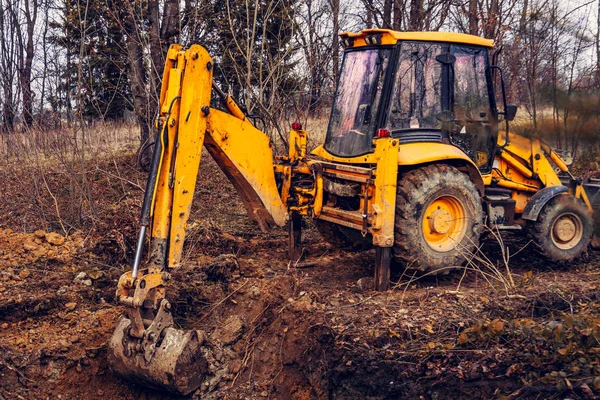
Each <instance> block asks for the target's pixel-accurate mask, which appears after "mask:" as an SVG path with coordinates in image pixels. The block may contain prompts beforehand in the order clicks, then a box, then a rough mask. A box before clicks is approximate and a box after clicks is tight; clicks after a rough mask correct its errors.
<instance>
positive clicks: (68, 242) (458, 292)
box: [0, 156, 600, 399]
mask: <svg viewBox="0 0 600 400" xmlns="http://www.w3.org/2000/svg"><path fill="white" fill-rule="evenodd" d="M204 160H205V162H204V164H203V166H202V168H201V174H200V177H199V186H198V189H197V193H196V198H197V199H196V202H195V205H194V209H193V215H192V219H191V223H190V226H189V235H188V240H187V245H186V249H185V261H186V262H185V264H184V265H185V267H183V268H182V269H181V270H178V271H175V272H174V274H173V275H174V279H172V280H171V281H170V285H171V286H170V288H169V292H168V297H169V299H170V300H171V302H172V303H173V305H174V309H175V311H174V312H175V316H176V323H177V324H178V325H179V326H180V327H182V328H188V329H190V328H191V329H201V330H204V331H206V332H207V333H208V334H209V337H210V339H211V342H212V343H213V346H214V349H213V355H214V359H213V360H210V361H211V365H212V367H211V371H210V374H209V375H208V376H207V377H206V379H205V382H204V384H203V386H202V387H201V389H199V390H198V391H197V392H196V393H195V394H194V395H193V396H194V397H196V398H208V399H211V398H213V399H220V398H230V399H238V398H239V399H243V398H273V399H275V398H277V399H312V398H335V399H355V398H372V399H387V398H390V399H391V398H427V399H456V398H510V399H513V398H515V399H516V398H567V397H568V398H596V397H598V396H600V356H599V354H600V342H599V340H600V315H599V313H598V311H599V309H600V302H599V299H598V285H599V279H598V278H599V276H600V268H599V265H600V258H599V257H598V254H597V253H593V252H591V253H589V254H588V255H586V256H585V257H583V258H582V259H581V260H580V261H579V262H578V263H574V264H573V265H569V266H556V265H552V264H549V263H546V262H544V261H543V260H541V259H540V258H539V257H538V256H536V255H535V254H534V253H533V252H532V249H531V247H530V246H526V244H527V241H526V240H524V239H522V238H520V237H519V236H518V235H512V236H506V244H507V246H508V248H509V249H510V251H511V253H516V252H517V251H518V250H519V249H522V248H523V246H525V248H524V249H523V250H522V251H521V252H520V253H519V254H516V255H515V256H513V257H511V261H510V265H511V268H512V277H513V279H514V281H515V285H514V287H512V288H507V287H506V286H505V284H503V283H501V282H500V281H499V280H497V279H493V278H489V276H488V279H487V280H486V279H485V277H484V275H482V273H481V272H475V271H467V272H466V273H464V274H463V272H464V271H461V270H457V271H453V272H451V273H450V274H448V275H445V276H438V277H431V276H430V277H423V278H420V279H417V278H415V277H414V276H413V275H412V273H404V274H402V273H401V272H400V269H397V271H396V272H395V273H394V276H393V281H394V282H395V285H394V289H393V290H391V291H389V292H386V293H378V292H374V291H372V290H371V285H372V279H371V275H372V267H371V263H372V260H373V257H374V254H373V252H372V251H371V252H365V253H345V252H341V251H338V250H336V249H334V248H332V247H331V246H330V245H328V244H326V243H324V242H323V241H322V240H321V238H320V237H319V235H318V234H317V233H316V231H315V230H314V229H313V228H312V226H310V225H307V226H306V227H305V235H304V248H305V260H304V261H303V262H302V263H301V264H299V265H289V264H288V262H287V261H286V246H287V237H286V233H285V231H284V230H283V229H275V230H273V231H270V232H268V233H262V232H260V230H259V229H258V227H257V226H256V225H255V224H254V223H253V222H251V221H250V220H249V219H248V218H247V217H246V216H245V214H244V209H243V207H242V205H241V202H240V201H239V199H238V197H237V194H236V193H235V191H234V190H233V188H232V187H231V186H230V185H229V184H228V183H227V181H226V178H225V177H224V176H223V174H222V173H221V172H220V171H219V170H218V169H217V167H216V166H215V164H214V163H213V162H212V161H211V160H209V158H208V157H205V158H204ZM113 161H114V162H113ZM45 176H46V178H47V179H46V183H47V185H48V186H47V188H48V190H47V191H44V190H40V191H39V192H38V193H36V194H34V195H31V196H32V197H31V198H29V197H28V196H29V194H28V192H27V189H26V188H27V187H29V186H28V185H29V184H30V183H31V182H36V180H37V179H39V171H35V170H32V171H29V172H27V171H25V172H24V173H23V174H22V175H20V176H19V178H18V179H17V178H15V177H14V175H13V174H12V173H11V172H10V170H9V169H4V170H0V181H1V182H3V184H4V187H5V190H4V191H3V192H1V193H0V200H2V201H1V202H0V228H1V229H0V398H6V399H13V398H25V399H38V398H53V399H54V398H62V399H78V398H98V399H100V398H103V399H108V398H124V399H140V398H141V399H159V398H170V396H169V395H168V394H165V393H162V392H159V391H155V390H152V389H149V388H144V387H140V386H137V385H134V384H131V383H129V382H126V381H124V380H121V379H120V378H118V377H116V376H114V375H113V374H112V373H111V371H110V370H109V368H108V365H107V362H106V349H107V346H106V344H107V341H108V339H109V337H110V336H111V335H112V331H113V329H114V326H115V324H116V321H117V319H118V317H119V315H120V314H121V313H122V309H121V308H120V307H118V306H116V305H115V303H114V290H115V288H116V282H117V280H118V277H119V276H120V274H121V273H122V272H123V271H124V270H125V268H126V267H127V266H128V265H129V263H130V261H131V257H132V247H133V244H134V240H135V229H136V228H135V218H136V216H137V213H138V212H139V202H140V198H141V194H142V192H141V190H140V189H139V186H142V185H143V181H144V175H143V173H140V172H139V171H138V170H137V169H136V168H135V166H134V165H133V159H132V158H131V157H129V156H124V157H119V158H117V159H116V160H112V161H110V162H107V163H106V165H100V166H99V167H97V168H95V169H94V170H90V171H88V179H89V185H90V193H91V196H90V199H93V201H94V204H93V211H89V212H88V211H85V210H84V211H83V212H81V210H79V211H78V212H79V214H78V215H77V216H74V215H73V214H71V212H72V211H73V210H76V208H74V207H73V205H72V204H69V201H70V199H72V198H71V197H69V196H72V195H73V193H74V192H73V191H72V190H67V189H66V187H67V186H68V185H67V183H68V182H70V181H68V180H67V179H68V177H67V176H66V175H64V174H63V172H62V171H61V170H60V169H56V170H54V171H49V172H47V175H45ZM48 193H52V194H53V195H54V198H55V199H56V202H54V200H53V198H52V196H50V195H49V194H48ZM30 199H33V200H34V201H33V202H31V201H30ZM90 210H91V207H90ZM77 221H79V224H80V225H79V226H78V228H79V230H76V229H75V227H76V225H77ZM40 229H44V231H42V230H40ZM58 232H60V233H58ZM65 233H68V235H66V234H65ZM499 249H500V247H499V246H498V243H497V242H496V241H495V240H488V242H487V243H486V245H485V246H484V253H483V254H485V255H486V256H487V257H489V259H490V260H491V261H492V262H493V263H494V264H496V265H498V266H501V265H502V264H501V263H500V259H501V255H500V251H499ZM223 254H230V255H229V256H223ZM481 268H482V269H483V270H484V272H486V271H488V272H489V271H490V270H486V269H485V267H484V266H483V267H481ZM499 270H500V271H501V272H502V273H504V269H503V267H500V269H499Z"/></svg>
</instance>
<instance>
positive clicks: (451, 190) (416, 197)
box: [394, 164, 483, 272]
mask: <svg viewBox="0 0 600 400" xmlns="http://www.w3.org/2000/svg"><path fill="white" fill-rule="evenodd" d="M482 220H483V210H482V206H481V197H480V195H479V192H478V191H477V188H476V187H475V185H474V184H473V182H472V181H471V180H470V179H469V177H468V176H467V175H466V174H464V173H462V172H460V171H459V170H458V169H456V168H454V167H452V166H450V165H445V164H432V165H427V166H424V167H421V168H418V169H414V170H412V171H409V172H407V173H405V174H404V175H403V176H402V177H401V179H400V180H399V181H398V190H397V195H396V218H395V221H394V223H395V232H394V241H395V244H394V257H395V258H396V259H397V260H399V261H401V262H402V263H403V264H404V265H405V266H406V267H407V268H413V269H418V270H421V271H428V272H436V271H442V270H446V269H448V268H450V267H455V266H460V265H462V264H463V263H464V261H465V259H466V258H467V257H470V256H471V255H472V254H473V252H474V251H475V249H476V248H477V246H478V243H479V236H480V235H481V230H482V228H483V226H482Z"/></svg>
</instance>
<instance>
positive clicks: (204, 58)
mask: <svg viewBox="0 0 600 400" xmlns="http://www.w3.org/2000/svg"><path fill="white" fill-rule="evenodd" d="M185 59H186V66H185V72H184V76H183V82H182V93H181V102H180V103H181V106H180V112H179V115H178V116H177V119H176V120H175V122H174V123H175V124H177V125H178V131H177V142H178V143H177V144H176V146H177V147H176V154H175V157H176V158H175V171H174V173H175V175H174V181H173V185H174V186H173V208H172V215H171V234H170V238H171V240H170V242H169V261H168V266H169V267H170V268H174V267H177V266H179V264H180V263H181V253H182V249H183V241H184V238H185V228H186V225H187V221H188V218H189V215H190V209H191V206H192V199H193V196H194V189H195V187H196V178H197V176H198V168H199V166H200V158H201V155H202V145H203V143H204V132H205V131H206V116H205V115H204V114H203V112H202V111H201V110H202V108H204V107H208V106H209V105H210V95H211V89H212V59H211V58H210V55H209V54H208V52H207V51H206V50H205V49H204V48H203V47H201V46H199V45H193V46H192V47H190V48H189V49H188V50H187V51H186V52H185ZM179 143H183V144H184V145H182V146H179V145H178V144H179Z"/></svg>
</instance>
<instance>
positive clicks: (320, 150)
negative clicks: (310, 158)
mask: <svg viewBox="0 0 600 400" xmlns="http://www.w3.org/2000/svg"><path fill="white" fill-rule="evenodd" d="M310 154H312V155H314V156H317V157H321V158H324V159H326V160H328V161H334V162H340V163H346V164H375V163H376V162H377V158H376V157H375V154H374V153H369V154H365V155H364V156H360V157H337V156H334V155H333V154H331V153H329V152H328V151H327V150H325V148H324V147H323V146H322V145H321V146H319V147H317V148H316V149H314V150H313V151H312V152H311V153H310Z"/></svg>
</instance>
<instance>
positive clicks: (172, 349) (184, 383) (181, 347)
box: [108, 317, 208, 395]
mask: <svg viewBox="0 0 600 400" xmlns="http://www.w3.org/2000/svg"><path fill="white" fill-rule="evenodd" d="M130 325H131V321H130V320H129V319H128V318H125V317H122V318H121V319H120V320H119V322H118V324H117V327H116V329H115V332H114V334H113V336H112V338H111V340H110V342H109V345H108V361H109V363H110V365H111V367H112V369H113V370H114V371H115V372H116V373H117V374H119V375H121V376H122V377H124V378H126V379H129V380H132V381H134V382H138V383H140V384H142V385H146V386H150V387H153V388H156V389H162V390H166V391H169V392H175V393H179V394H182V395H187V394H189V393H191V392H193V391H194V390H196V389H197V388H198V387H199V386H200V384H201V383H202V381H203V379H204V376H205V375H206V374H207V371H208V362H207V361H206V358H205V357H204V355H203V352H202V344H203V342H204V333H203V332H202V331H196V330H191V331H182V330H178V329H175V328H166V329H164V330H163V331H162V333H161V338H160V339H159V340H158V341H157V345H156V349H155V351H154V355H153V356H152V358H151V360H150V361H146V357H145V354H144V352H143V351H139V350H140V347H141V345H140V344H141V340H140V339H135V338H131V337H130V336H129V333H128V332H129V327H130ZM136 347H137V348H136Z"/></svg>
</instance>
